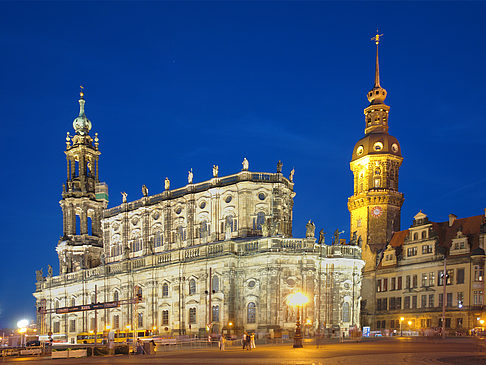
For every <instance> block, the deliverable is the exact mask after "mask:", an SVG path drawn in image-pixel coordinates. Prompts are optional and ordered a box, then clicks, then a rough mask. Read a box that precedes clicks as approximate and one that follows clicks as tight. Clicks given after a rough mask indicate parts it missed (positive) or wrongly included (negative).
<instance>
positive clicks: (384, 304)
mask: <svg viewBox="0 0 486 365" xmlns="http://www.w3.org/2000/svg"><path fill="white" fill-rule="evenodd" d="M381 308H383V310H384V311H386V310H388V299H387V298H383V300H382V301H381Z"/></svg>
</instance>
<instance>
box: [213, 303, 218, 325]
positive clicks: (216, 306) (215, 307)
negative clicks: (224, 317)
mask: <svg viewBox="0 0 486 365" xmlns="http://www.w3.org/2000/svg"><path fill="white" fill-rule="evenodd" d="M212 320H213V322H219V305H213V313H212Z"/></svg>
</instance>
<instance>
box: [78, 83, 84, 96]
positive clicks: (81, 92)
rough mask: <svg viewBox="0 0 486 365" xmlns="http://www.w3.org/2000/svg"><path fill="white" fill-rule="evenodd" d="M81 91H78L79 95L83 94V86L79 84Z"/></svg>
mask: <svg viewBox="0 0 486 365" xmlns="http://www.w3.org/2000/svg"><path fill="white" fill-rule="evenodd" d="M79 87H80V88H81V91H80V92H79V96H81V97H83V96H84V86H83V85H80V86H79Z"/></svg>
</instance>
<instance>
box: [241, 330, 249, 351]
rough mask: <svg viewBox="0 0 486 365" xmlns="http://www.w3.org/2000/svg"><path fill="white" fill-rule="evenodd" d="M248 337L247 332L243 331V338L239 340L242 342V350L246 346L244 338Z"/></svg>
mask: <svg viewBox="0 0 486 365" xmlns="http://www.w3.org/2000/svg"><path fill="white" fill-rule="evenodd" d="M247 337H248V334H247V333H246V332H243V338H242V340H241V342H242V343H243V350H244V349H245V348H246V338H247Z"/></svg>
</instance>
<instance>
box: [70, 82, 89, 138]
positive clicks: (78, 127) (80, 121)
mask: <svg viewBox="0 0 486 365" xmlns="http://www.w3.org/2000/svg"><path fill="white" fill-rule="evenodd" d="M80 88H81V91H80V93H79V115H78V117H77V118H76V119H74V122H73V127H74V130H75V131H76V133H77V134H81V135H86V134H89V131H90V130H91V122H90V120H89V119H88V118H87V117H86V114H85V113H84V104H85V100H84V87H83V86H80Z"/></svg>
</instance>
